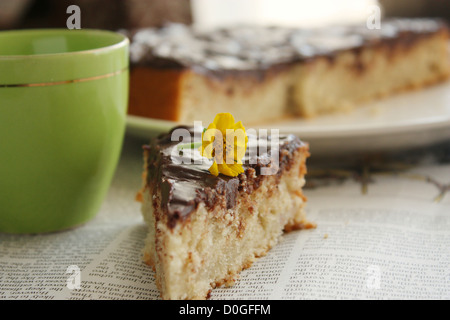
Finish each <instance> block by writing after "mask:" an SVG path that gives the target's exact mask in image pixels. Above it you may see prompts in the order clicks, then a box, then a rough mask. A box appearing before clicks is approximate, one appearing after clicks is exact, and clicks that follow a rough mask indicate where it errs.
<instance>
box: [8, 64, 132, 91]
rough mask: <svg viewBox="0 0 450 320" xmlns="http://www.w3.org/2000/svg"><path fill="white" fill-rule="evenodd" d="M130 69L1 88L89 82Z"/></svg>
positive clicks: (9, 85) (9, 86)
mask: <svg viewBox="0 0 450 320" xmlns="http://www.w3.org/2000/svg"><path fill="white" fill-rule="evenodd" d="M127 70H128V67H127V68H123V69H122V70H118V71H115V72H111V73H107V74H102V75H99V76H93V77H87V78H80V79H73V80H62V81H53V82H40V83H20V84H0V88H20V87H47V86H57V85H60V84H68V83H78V82H87V81H94V80H100V79H105V78H111V77H114V76H116V75H118V74H121V73H123V72H125V71H127Z"/></svg>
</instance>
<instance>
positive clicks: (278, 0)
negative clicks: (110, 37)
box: [0, 0, 450, 30]
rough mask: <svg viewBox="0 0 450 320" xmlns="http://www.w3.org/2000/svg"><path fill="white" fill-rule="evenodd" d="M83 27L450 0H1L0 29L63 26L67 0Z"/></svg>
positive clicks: (301, 22)
mask: <svg viewBox="0 0 450 320" xmlns="http://www.w3.org/2000/svg"><path fill="white" fill-rule="evenodd" d="M73 4H75V5H78V6H79V7H80V9H81V27H82V28H100V29H109V30H117V29H134V28H142V27H150V26H159V25H161V24H163V23H165V22H179V23H184V24H193V25H194V26H196V27H198V28H204V29H207V28H213V27H216V26H222V25H227V24H236V23H247V24H249V23H253V24H258V23H264V24H284V25H292V26H319V25H323V24H332V23H346V22H355V21H359V20H366V19H367V17H368V16H369V15H370V14H371V11H370V10H371V8H372V7H371V6H373V5H375V4H376V5H379V6H380V7H381V9H382V14H383V16H402V17H419V16H427V17H441V18H444V19H447V20H449V19H450V0H314V1H310V0H0V29H22V28H58V27H59V28H65V27H66V20H67V18H68V16H69V14H67V13H66V9H67V7H68V6H69V5H73Z"/></svg>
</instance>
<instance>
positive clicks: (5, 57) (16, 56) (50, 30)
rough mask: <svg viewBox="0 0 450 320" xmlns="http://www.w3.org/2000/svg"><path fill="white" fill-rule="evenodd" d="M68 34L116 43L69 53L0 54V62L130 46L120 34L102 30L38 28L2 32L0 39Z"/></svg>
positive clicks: (96, 51)
mask: <svg viewBox="0 0 450 320" xmlns="http://www.w3.org/2000/svg"><path fill="white" fill-rule="evenodd" d="M42 32H44V33H47V34H50V33H58V32H63V33H69V32H83V33H85V34H104V35H109V36H116V37H117V42H115V43H113V44H111V45H107V46H101V47H98V48H92V49H86V50H77V51H69V52H52V53H37V54H14V55H2V54H0V61H2V60H3V61H4V60H17V59H32V58H45V57H49V58H51V57H55V56H72V55H85V54H93V53H104V52H108V51H111V50H115V49H119V48H121V47H124V46H127V45H129V44H130V40H129V39H128V37H127V36H126V35H124V34H122V33H119V32H115V31H109V30H102V29H89V28H87V29H76V30H70V29H64V28H39V29H20V30H4V31H0V37H1V36H2V35H3V34H14V33H18V34H19V33H22V34H26V33H28V34H32V33H42Z"/></svg>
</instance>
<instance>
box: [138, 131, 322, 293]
mask: <svg viewBox="0 0 450 320" xmlns="http://www.w3.org/2000/svg"><path fill="white" fill-rule="evenodd" d="M175 129H178V130H184V131H185V132H186V133H187V134H188V135H189V136H190V137H192V138H193V140H194V141H199V140H198V139H199V135H198V134H197V133H198V132H197V133H195V131H194V130H193V128H184V127H178V128H175ZM175 129H174V130H172V131H171V132H169V133H168V134H164V135H161V136H159V137H158V138H156V139H154V140H152V142H151V143H150V145H148V146H146V147H145V148H144V150H145V151H144V158H145V174H144V187H143V189H142V192H141V196H142V201H143V203H142V213H143V216H144V220H145V221H146V223H147V225H148V230H149V233H148V237H147V239H146V246H145V249H144V260H145V262H146V263H147V264H149V265H150V266H152V267H153V268H154V270H155V272H156V283H157V286H158V288H159V289H160V291H161V297H162V298H163V299H205V298H208V296H209V293H210V291H211V290H212V289H213V288H215V287H217V286H220V285H223V284H225V285H231V284H233V283H234V281H235V279H236V278H237V276H238V274H239V272H240V271H241V270H243V269H245V268H248V267H250V265H251V264H252V262H253V261H254V260H255V258H257V257H260V256H263V255H265V254H266V253H267V252H268V250H269V249H270V248H271V247H273V246H274V245H275V244H276V243H277V241H278V240H279V238H280V236H281V235H282V233H283V231H291V230H296V229H302V228H309V227H313V226H314V225H313V224H312V223H309V222H308V221H307V220H306V218H305V213H304V210H303V209H304V205H305V201H306V198H305V196H304V195H303V193H302V187H303V185H304V183H305V180H304V176H305V173H306V164H305V161H306V159H307V157H308V156H309V152H308V145H307V144H305V143H303V142H302V141H300V140H299V139H298V138H297V137H295V136H281V137H279V139H277V140H278V141H275V139H266V138H264V139H263V138H255V139H250V142H249V147H248V148H247V153H246V156H245V157H244V162H243V165H242V168H243V171H244V172H243V173H241V174H239V175H238V176H235V177H233V176H226V175H223V174H219V175H217V176H214V175H213V174H211V173H210V172H209V171H208V168H210V166H211V163H210V160H208V159H206V158H203V157H201V156H200V153H199V150H198V149H197V148H194V149H189V148H188V149H186V148H180V146H182V145H183V144H182V143H180V142H179V141H178V138H176V137H175V139H174V136H175V135H173V133H174V132H175ZM200 137H201V133H200ZM200 139H201V138H200ZM173 140H176V141H173ZM252 141H253V142H252ZM251 150H254V152H251ZM265 169H270V170H267V172H265V171H264V170H265ZM264 172H265V173H266V174H263V173H264Z"/></svg>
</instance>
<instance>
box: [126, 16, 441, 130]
mask: <svg viewBox="0 0 450 320" xmlns="http://www.w3.org/2000/svg"><path fill="white" fill-rule="evenodd" d="M130 38H131V40H132V41H131V46H130V56H131V72H130V81H131V85H130V103H129V112H130V114H132V115H137V116H142V117H150V118H158V119H165V120H172V121H176V122H179V123H183V124H192V121H194V120H202V121H207V120H208V119H211V118H213V117H214V115H215V114H216V113H219V112H224V111H226V112H230V113H232V114H233V115H234V116H236V117H237V118H239V119H241V120H242V121H243V122H245V123H247V124H252V125H257V124H261V123H264V122H268V121H273V120H274V119H282V118H286V117H314V116H317V115H320V114H324V113H331V112H343V111H348V110H351V109H352V108H355V107H356V106H358V105H360V104H362V103H363V102H367V101H370V100H374V99H378V98H381V97H385V96H389V95H391V94H394V93H396V92H400V91H406V90H411V89H415V88H421V87H423V86H426V85H429V84H432V83H436V82H439V81H442V80H443V79H446V78H447V77H448V75H449V74H450V63H449V49H448V48H449V32H448V28H447V26H446V24H445V23H443V22H442V21H440V20H436V19H424V18H422V19H390V20H384V21H382V22H381V29H373V30H371V29H368V27H367V26H366V24H365V23H364V24H361V25H351V26H332V27H327V28H318V29H299V28H287V27H263V26H259V27H256V26H254V27H249V26H245V27H230V28H227V29H220V30H214V31H209V32H203V33H202V32H197V31H195V30H194V29H191V28H189V27H186V26H183V25H178V24H170V25H167V26H166V27H163V28H159V29H142V30H138V31H135V32H134V33H132V34H130Z"/></svg>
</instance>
